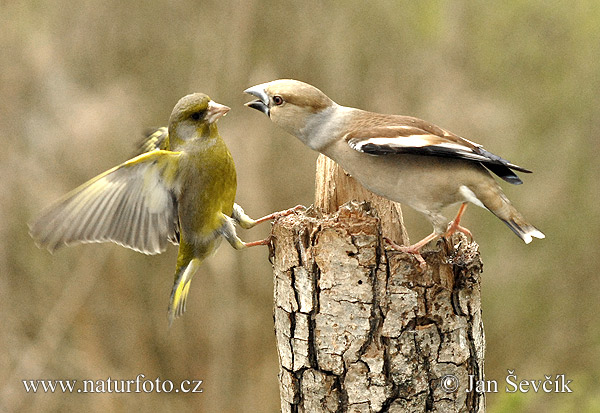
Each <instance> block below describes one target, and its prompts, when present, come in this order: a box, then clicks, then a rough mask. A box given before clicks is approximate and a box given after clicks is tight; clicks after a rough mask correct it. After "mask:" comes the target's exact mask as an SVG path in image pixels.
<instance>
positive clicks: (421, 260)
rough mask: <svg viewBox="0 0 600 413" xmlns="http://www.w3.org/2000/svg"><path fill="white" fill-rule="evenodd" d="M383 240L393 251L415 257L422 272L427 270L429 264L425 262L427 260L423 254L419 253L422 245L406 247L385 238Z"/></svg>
mask: <svg viewBox="0 0 600 413" xmlns="http://www.w3.org/2000/svg"><path fill="white" fill-rule="evenodd" d="M383 239H384V241H385V242H387V243H388V245H389V246H390V247H392V249H394V250H396V251H400V252H404V253H407V254H411V255H412V256H413V257H415V259H416V260H417V261H418V262H419V267H420V268H421V270H423V271H424V270H426V269H427V262H426V261H425V259H424V258H423V256H422V255H421V252H420V251H419V250H420V247H421V246H420V245H418V244H415V245H408V246H404V245H398V244H396V243H395V242H394V241H392V240H391V239H389V238H386V237H384V238H383Z"/></svg>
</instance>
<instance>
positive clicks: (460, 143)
mask: <svg viewBox="0 0 600 413" xmlns="http://www.w3.org/2000/svg"><path fill="white" fill-rule="evenodd" d="M399 118H402V119H404V118H406V119H408V120H409V121H410V122H411V124H407V125H388V126H377V127H369V128H367V129H365V130H360V131H355V132H352V133H350V134H348V135H346V137H345V139H346V141H347V143H348V145H349V146H350V147H351V148H352V149H354V150H356V151H359V152H364V153H368V154H371V155H381V156H384V155H389V154H414V155H426V156H440V157H447V158H458V159H465V160H468V161H472V162H479V163H481V164H482V165H484V166H485V167H486V168H488V169H489V170H490V171H491V172H493V173H495V174H496V175H498V176H499V177H500V178H502V179H504V180H505V181H507V182H510V183H512V184H521V183H523V181H521V179H520V178H519V177H518V176H517V174H516V173H514V172H513V170H515V171H520V172H526V173H530V172H531V171H530V170H528V169H525V168H523V167H521V166H518V165H515V164H512V163H510V162H509V161H507V160H506V159H504V158H501V157H500V156H498V155H495V154H493V153H491V152H489V151H487V150H485V149H483V147H482V146H481V145H478V144H476V143H474V142H471V141H469V140H467V139H464V138H461V137H460V136H457V135H454V134H452V133H450V132H448V131H445V130H443V129H441V128H438V127H436V126H435V125H429V126H427V125H426V127H425V128H420V127H417V126H415V125H414V124H415V123H416V121H419V122H420V123H422V124H425V121H422V120H420V119H416V118H408V117H399Z"/></svg>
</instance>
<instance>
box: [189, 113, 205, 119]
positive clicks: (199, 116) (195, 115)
mask: <svg viewBox="0 0 600 413" xmlns="http://www.w3.org/2000/svg"><path fill="white" fill-rule="evenodd" d="M201 117H202V114H201V113H200V112H194V113H192V114H191V115H190V118H192V119H193V120H200V118H201Z"/></svg>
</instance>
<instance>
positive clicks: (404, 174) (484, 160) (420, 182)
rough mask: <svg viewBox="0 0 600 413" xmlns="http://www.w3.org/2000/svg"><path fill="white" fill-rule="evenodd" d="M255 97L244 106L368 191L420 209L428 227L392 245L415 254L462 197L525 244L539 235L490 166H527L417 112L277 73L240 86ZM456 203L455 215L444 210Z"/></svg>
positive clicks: (510, 178) (450, 226) (443, 229)
mask: <svg viewBox="0 0 600 413" xmlns="http://www.w3.org/2000/svg"><path fill="white" fill-rule="evenodd" d="M245 93H248V94H251V95H253V96H255V97H257V98H258V99H257V100H254V101H252V102H248V103H247V104H246V105H247V106H249V107H251V108H254V109H257V110H259V111H261V112H263V113H265V114H266V115H267V116H269V118H270V119H271V120H272V121H273V123H275V124H276V125H278V126H280V127H281V128H283V129H284V130H286V131H287V132H289V133H290V134H292V135H294V136H296V137H297V138H298V139H300V140H301V141H302V142H303V143H304V144H305V145H307V146H308V147H309V148H311V149H313V150H315V151H318V152H320V153H322V154H324V155H326V156H328V157H329V158H331V159H333V160H334V161H335V162H337V163H338V164H339V165H340V166H341V167H342V168H344V169H345V170H346V171H347V172H348V173H350V175H352V176H353V177H354V178H355V179H357V180H358V181H359V182H360V183H361V184H362V185H363V186H365V187H366V188H367V189H369V190H370V191H372V192H374V193H376V194H378V195H381V196H383V197H385V198H388V199H391V200H393V201H396V202H400V203H402V204H406V205H409V206H411V207H412V208H414V209H415V210H417V211H419V212H421V213H423V214H424V215H425V216H426V217H427V218H428V219H429V221H431V224H432V225H433V233H431V234H430V235H429V236H427V237H425V238H424V239H422V240H421V241H419V242H417V243H415V244H414V245H410V246H398V245H395V244H393V243H391V242H390V243H391V244H392V245H393V247H394V248H395V249H397V250H400V251H403V252H408V253H411V254H414V255H415V256H416V258H417V259H418V260H419V261H420V262H421V264H424V260H423V258H422V257H421V255H420V253H419V251H420V249H421V248H422V247H423V246H424V245H426V244H427V243H428V242H430V241H432V240H434V239H436V238H438V237H440V236H449V235H451V234H452V233H454V232H456V231H461V232H464V233H466V234H467V235H470V232H469V231H468V230H467V229H465V228H463V227H461V226H460V219H461V216H462V214H463V213H464V211H465V208H466V205H467V202H471V203H473V204H475V205H478V206H480V207H482V208H485V209H487V210H489V211H491V212H492V213H493V214H494V215H496V216H497V217H498V218H500V219H501V220H502V221H503V222H504V223H505V224H506V225H508V227H509V228H510V229H511V230H512V231H513V232H514V233H515V234H517V235H518V236H519V237H520V238H521V239H522V240H523V241H524V242H525V243H527V244H528V243H530V242H531V240H532V237H535V238H544V237H545V236H544V234H543V233H542V232H541V231H539V230H538V229H537V228H535V227H534V226H533V225H531V224H529V223H528V222H527V221H526V220H525V218H523V216H522V215H521V214H520V213H519V212H518V211H517V210H516V209H515V208H514V207H513V205H512V204H511V202H510V201H509V200H508V198H507V197H506V195H504V193H503V192H502V189H501V188H500V186H499V185H498V183H497V182H496V180H495V179H494V178H493V177H492V174H491V173H494V174H496V175H498V176H499V177H500V178H502V179H504V180H505V181H507V182H509V183H511V184H521V183H522V181H521V179H520V178H519V177H518V176H517V175H516V173H515V172H514V171H520V172H527V173H529V172H531V171H529V170H527V169H525V168H522V167H520V166H517V165H515V164H512V163H510V162H509V161H507V160H506V159H503V158H501V157H499V156H497V155H494V154H493V153H491V152H488V151H487V150H485V149H484V148H483V147H482V146H481V145H478V144H476V143H474V142H471V141H469V140H467V139H464V138H461V137H460V136H457V135H455V134H453V133H452V132H449V131H447V130H444V129H442V128H440V127H438V126H436V125H434V124H432V123H429V122H427V121H424V120H422V119H418V118H414V117H410V116H400V115H386V114H380V113H373V112H367V111H364V110H361V109H355V108H351V107H346V106H341V105H338V104H337V103H335V102H334V101H333V100H331V99H330V98H329V97H327V95H325V94H324V93H323V92H321V91H320V90H319V89H317V88H316V87H314V86H311V85H309V84H307V83H304V82H300V81H297V80H291V79H283V80H275V81H272V82H269V83H263V84H260V85H257V86H253V87H251V88H249V89H246V90H245ZM459 204H460V205H461V206H460V208H459V211H458V214H457V216H456V218H455V219H454V221H452V222H451V223H449V220H448V219H447V218H446V217H445V216H444V215H443V214H442V210H443V209H444V208H446V207H448V206H452V205H459Z"/></svg>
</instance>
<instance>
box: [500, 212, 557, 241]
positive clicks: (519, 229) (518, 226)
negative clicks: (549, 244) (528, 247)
mask: <svg viewBox="0 0 600 413" xmlns="http://www.w3.org/2000/svg"><path fill="white" fill-rule="evenodd" d="M513 210H514V208H513ZM514 212H515V214H513V215H512V216H511V217H510V218H509V219H503V218H500V217H499V218H500V219H501V220H502V221H503V222H504V223H505V224H506V225H508V227H509V228H510V229H512V231H513V232H514V233H515V234H517V235H518V236H519V238H521V239H522V240H523V241H525V244H529V243H530V242H531V241H532V240H533V238H539V239H543V238H546V236H545V235H544V233H543V232H542V231H540V230H539V229H537V228H536V227H534V226H533V225H531V224H530V223H528V222H527V221H525V219H524V218H523V216H522V215H521V214H519V213H518V212H517V211H516V210H515V211H514Z"/></svg>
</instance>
